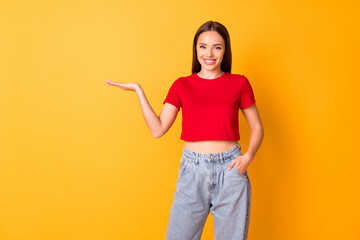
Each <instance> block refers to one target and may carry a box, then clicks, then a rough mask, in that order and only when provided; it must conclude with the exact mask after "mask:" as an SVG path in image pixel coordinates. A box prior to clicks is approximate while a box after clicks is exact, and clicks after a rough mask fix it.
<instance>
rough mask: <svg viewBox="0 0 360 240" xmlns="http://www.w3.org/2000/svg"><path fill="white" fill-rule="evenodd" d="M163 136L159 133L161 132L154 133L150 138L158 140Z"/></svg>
mask: <svg viewBox="0 0 360 240" xmlns="http://www.w3.org/2000/svg"><path fill="white" fill-rule="evenodd" d="M163 135H164V134H163V133H161V132H154V133H152V136H153V137H154V138H160V137H162V136H163Z"/></svg>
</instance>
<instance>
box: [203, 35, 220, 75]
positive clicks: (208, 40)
mask: <svg viewBox="0 0 360 240" xmlns="http://www.w3.org/2000/svg"><path fill="white" fill-rule="evenodd" d="M196 51H197V59H198V61H199V63H200V64H201V71H214V72H218V71H219V72H220V71H221V62H222V59H223V56H224V53H225V41H224V39H223V38H222V37H221V35H220V34H219V33H218V32H216V31H206V32H203V33H201V34H200V35H199V37H198V40H197V43H196Z"/></svg>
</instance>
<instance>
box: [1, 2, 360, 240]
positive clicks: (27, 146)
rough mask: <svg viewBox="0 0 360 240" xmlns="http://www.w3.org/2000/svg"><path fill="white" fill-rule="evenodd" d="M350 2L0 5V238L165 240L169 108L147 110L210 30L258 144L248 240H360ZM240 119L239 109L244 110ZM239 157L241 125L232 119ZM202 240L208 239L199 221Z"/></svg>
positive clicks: (359, 77)
mask: <svg viewBox="0 0 360 240" xmlns="http://www.w3.org/2000/svg"><path fill="white" fill-rule="evenodd" d="M359 11H360V3H359V1H355V0H353V1H347V0H344V1H313V0H306V1H280V0H278V1H274V0H267V1H265V0H262V1H261V0H256V1H225V2H220V1H215V0H211V1H209V0H208V1H193V0H191V1H190V0H184V1H159V0H156V1H145V0H142V1H108V0H107V1H106V0H105V1H104V0H102V1H100V0H96V1H95V0H93V1H79V0H76V1H74V0H72V1H69V0H68V1H35V0H34V1H1V3H0V79H1V81H0V84H1V85H0V118H1V122H0V123H1V124H0V239H1V240H13V239H21V240H23V239H26V240H27V239H36V240H42V239H44V240H49V239H51V240H58V239H66V240H67V239H71V240H72V239H74V240H75V239H76V240H78V239H86V240H92V239H101V240H102V239H106V240H108V239H165V232H166V227H167V223H168V216H169V210H170V206H171V203H172V200H173V193H174V191H175V182H176V179H177V172H178V168H179V164H180V157H181V151H182V147H183V141H182V140H180V133H181V112H179V115H178V118H177V119H176V121H175V123H174V125H173V127H172V128H171V129H170V130H169V132H168V133H167V134H166V135H164V136H163V137H162V138H159V139H154V138H153V137H152V136H151V134H150V131H149V130H148V128H147V126H146V123H145V121H144V119H143V116H142V113H141V109H140V105H139V102H138V98H137V96H136V94H135V93H134V92H131V91H124V90H122V89H120V88H117V87H112V86H108V85H107V84H106V83H105V80H107V79H109V80H113V81H118V82H132V81H134V82H138V83H139V84H141V86H142V87H143V89H144V91H145V94H146V96H147V98H148V100H149V102H150V104H151V106H152V107H153V109H154V111H155V112H156V113H157V114H159V113H160V110H161V108H162V101H163V100H164V98H165V96H166V94H167V91H168V89H169V87H170V85H171V83H172V82H173V81H174V80H176V79H177V78H178V77H179V76H186V75H189V74H191V72H190V71H191V59H192V41H193V37H194V34H195V32H196V30H197V29H198V28H199V27H200V25H201V24H203V23H204V22H206V21H208V20H215V21H219V22H220V23H222V24H224V25H225V26H226V27H227V29H228V30H229V33H230V39H231V44H232V45H231V46H232V54H233V65H232V66H233V68H232V72H233V73H238V74H243V75H245V76H246V77H247V78H248V79H249V81H250V83H251V85H252V87H253V89H254V93H255V98H256V101H257V107H258V110H259V112H260V116H261V119H262V122H263V125H264V130H265V136H264V141H263V144H262V145H261V148H260V150H259V151H258V153H257V154H256V156H255V159H254V162H253V163H252V164H251V165H250V166H249V168H248V171H249V177H250V181H251V184H252V205H251V207H252V208H251V217H250V231H249V240H256V239H258V240H262V239H267V240H270V239H274V240H289V239H291V240H297V239H299V240H300V239H301V240H303V239H327V240H330V239H341V240H342V239H351V240H355V239H360V230H359V226H360V220H359V215H360V207H359V202H360V194H359V189H360V188H359V187H360V184H359V183H360V177H359V176H360V173H359V170H360V161H359V160H360V154H359V147H360V141H359V134H360V131H359V130H360V129H359V122H360V119H359V107H358V105H359V103H360V93H359V90H360V87H359V85H360V84H359V81H360V74H359V63H360V61H359V58H360V47H359V42H360V34H359V20H360V19H359V17H358V13H359ZM240 115H241V112H240ZM240 133H241V137H242V139H241V140H240V141H239V143H240V144H241V146H242V151H243V153H245V152H246V149H247V147H248V142H249V133H250V132H249V128H248V125H247V123H246V120H245V119H244V117H243V116H242V115H241V116H240ZM202 239H213V227H212V217H211V215H209V218H208V221H207V222H206V225H205V229H204V232H203V237H202Z"/></svg>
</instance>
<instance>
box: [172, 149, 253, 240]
mask: <svg viewBox="0 0 360 240" xmlns="http://www.w3.org/2000/svg"><path fill="white" fill-rule="evenodd" d="M240 155H242V153H241V146H240V144H239V143H237V144H236V145H235V146H234V147H232V148H231V149H229V150H227V151H225V152H221V153H209V154H202V153H196V152H193V151H190V150H189V149H187V148H185V147H184V148H183V154H182V157H181V161H180V169H179V172H178V179H177V182H176V190H175V193H174V199H173V203H172V205H171V209H170V216H169V222H168V227H167V230H166V239H167V240H198V239H200V238H201V234H202V232H203V228H204V225H205V221H206V219H207V217H208V214H209V212H211V214H212V216H213V218H214V235H215V236H214V237H215V240H246V239H247V235H248V228H249V220H250V202H251V186H250V180H249V176H248V173H247V171H246V172H245V174H241V173H240V172H239V170H238V169H237V168H236V166H235V165H234V166H233V168H232V169H231V170H230V171H228V170H227V168H228V166H229V164H230V162H231V161H232V160H233V159H234V158H236V157H238V156H240Z"/></svg>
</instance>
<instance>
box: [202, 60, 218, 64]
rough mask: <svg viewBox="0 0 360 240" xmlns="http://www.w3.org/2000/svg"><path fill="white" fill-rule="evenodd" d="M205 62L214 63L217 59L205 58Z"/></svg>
mask: <svg viewBox="0 0 360 240" xmlns="http://www.w3.org/2000/svg"><path fill="white" fill-rule="evenodd" d="M204 62H205V63H206V64H214V63H215V62H216V59H213V60H207V59H204Z"/></svg>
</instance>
